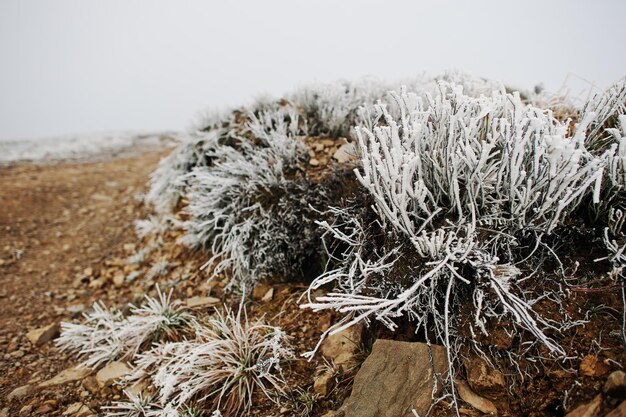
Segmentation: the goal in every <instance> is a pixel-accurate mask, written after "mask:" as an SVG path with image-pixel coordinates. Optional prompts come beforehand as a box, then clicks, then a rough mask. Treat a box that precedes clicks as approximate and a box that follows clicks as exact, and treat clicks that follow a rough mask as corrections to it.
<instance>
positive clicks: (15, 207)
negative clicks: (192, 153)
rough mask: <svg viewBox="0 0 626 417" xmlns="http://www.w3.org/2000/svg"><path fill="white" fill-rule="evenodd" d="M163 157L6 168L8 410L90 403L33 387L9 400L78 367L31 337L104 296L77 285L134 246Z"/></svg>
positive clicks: (1, 173)
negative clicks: (142, 197) (144, 199)
mask: <svg viewBox="0 0 626 417" xmlns="http://www.w3.org/2000/svg"><path fill="white" fill-rule="evenodd" d="M160 156H161V154H160V153H158V152H152V153H148V154H144V155H142V156H139V157H137V156H135V157H133V158H131V159H116V160H109V161H103V162H95V163H93V162H91V163H71V164H57V165H44V166H37V165H15V166H9V167H4V168H0V251H1V252H0V329H1V330H0V346H1V349H2V352H3V354H2V358H1V360H0V404H1V405H2V407H0V408H4V407H7V408H8V410H6V409H5V414H8V415H11V416H13V415H18V413H19V411H20V410H22V409H23V408H24V407H26V408H25V409H24V410H23V411H22V413H21V414H22V415H28V414H31V413H32V414H39V415H55V414H59V415H60V412H61V411H60V410H62V409H63V408H64V407H63V405H67V404H71V403H73V402H75V401H79V400H81V398H80V396H81V392H82V391H81V390H77V389H72V386H67V387H55V388H53V389H48V390H45V389H44V390H41V391H38V390H34V389H33V390H32V391H31V393H29V394H27V395H25V396H24V398H21V399H19V401H11V402H9V401H8V400H7V395H8V394H9V393H10V392H11V391H12V390H13V389H14V388H16V387H20V386H24V385H27V384H30V385H31V386H34V385H36V384H37V383H38V382H40V381H44V380H46V379H47V378H50V377H51V376H53V375H55V374H56V373H58V372H59V371H61V370H63V369H65V368H67V367H69V366H70V364H72V363H74V362H75V359H74V358H70V357H68V355H65V354H62V353H60V352H59V351H58V350H57V349H56V348H54V346H53V345H52V344H51V343H47V344H44V345H43V346H41V347H35V346H33V345H32V343H31V342H29V341H28V340H27V338H26V337H25V334H26V333H27V332H28V331H29V330H31V329H34V328H38V327H41V326H46V325H49V324H50V323H53V322H58V321H61V320H70V319H72V318H73V317H76V316H77V315H80V313H81V312H82V311H83V309H85V308H87V307H89V306H90V305H91V303H92V302H93V301H94V299H96V298H99V297H100V296H101V292H100V291H98V290H97V289H96V288H94V287H95V286H93V287H89V286H86V287H85V288H83V287H79V288H77V287H76V285H74V283H75V282H76V279H77V277H78V278H80V275H92V274H93V272H91V273H90V271H89V269H92V270H93V269H95V268H94V267H95V266H96V265H100V264H101V263H102V262H103V261H105V260H106V259H110V258H111V257H113V256H114V254H115V253H118V252H119V250H120V249H122V247H123V244H124V243H126V242H132V241H134V239H135V237H134V233H133V228H132V222H133V220H135V219H137V218H139V216H141V214H140V211H141V205H140V204H139V202H138V200H137V198H136V195H137V193H139V192H141V191H142V190H143V189H144V187H145V184H146V180H147V178H148V175H149V173H150V172H151V171H152V170H153V169H154V168H155V166H156V164H157V162H158V160H159V158H160ZM85 272H87V273H88V274H85ZM111 296H112V298H114V297H115V296H114V294H113V293H111ZM105 301H106V300H105ZM83 395H84V394H83ZM89 395H91V394H89ZM82 400H86V401H87V402H89V398H83V399H82Z"/></svg>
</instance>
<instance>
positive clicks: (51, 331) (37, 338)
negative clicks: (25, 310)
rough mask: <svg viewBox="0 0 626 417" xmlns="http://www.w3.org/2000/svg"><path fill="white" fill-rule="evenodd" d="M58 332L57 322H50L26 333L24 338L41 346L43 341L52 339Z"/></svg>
mask: <svg viewBox="0 0 626 417" xmlns="http://www.w3.org/2000/svg"><path fill="white" fill-rule="evenodd" d="M58 334H59V323H52V324H49V325H47V326H46V327H41V328H39V329H34V330H31V331H30V332H28V333H26V338H27V339H28V340H30V342H31V343H32V344H33V345H35V346H41V345H43V344H44V343H47V342H49V341H50V340H52V339H54V338H55V337H56V336H58Z"/></svg>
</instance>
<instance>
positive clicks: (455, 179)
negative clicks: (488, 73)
mask: <svg viewBox="0 0 626 417" xmlns="http://www.w3.org/2000/svg"><path fill="white" fill-rule="evenodd" d="M361 120H362V124H361V126H360V127H357V129H356V134H357V138H358V145H359V150H360V155H361V162H362V168H361V169H359V170H357V171H356V175H357V177H358V180H359V182H360V183H361V185H362V186H363V187H364V188H365V190H367V195H368V197H369V198H370V200H371V207H372V210H373V211H374V214H375V219H376V220H375V222H371V221H366V218H365V216H364V215H362V214H361V215H356V216H355V215H354V209H350V208H348V209H342V210H340V209H333V211H334V213H335V215H336V218H337V220H336V221H335V223H334V224H328V223H322V226H324V227H325V228H326V231H327V232H326V236H327V238H328V239H329V240H333V239H336V240H339V241H341V242H342V244H343V247H344V248H347V249H345V250H344V251H343V252H342V253H341V254H340V255H335V256H336V257H337V258H339V262H338V263H337V267H336V268H335V269H333V270H331V271H329V272H327V273H326V274H324V275H322V276H320V277H319V278H318V279H317V280H315V281H314V282H313V284H312V285H311V289H315V288H319V287H320V286H321V285H323V284H327V283H333V284H334V285H335V287H336V289H335V291H333V292H331V293H329V294H327V295H326V296H323V297H318V298H317V299H316V300H310V302H309V303H308V304H307V305H306V307H309V308H313V309H315V310H322V309H334V310H337V311H339V312H341V313H344V314H345V315H346V317H345V319H344V320H342V321H341V322H340V323H338V324H337V325H335V327H334V328H332V329H331V331H333V332H337V331H340V330H341V329H343V328H346V327H348V326H350V325H352V324H354V323H357V322H359V321H362V320H370V319H376V320H379V321H381V322H382V323H384V324H385V325H386V326H387V327H389V328H390V329H394V328H395V327H396V323H395V320H396V319H397V318H399V317H402V316H407V317H409V318H410V319H412V320H414V321H415V322H416V323H417V327H418V329H426V328H427V326H428V329H429V331H430V330H434V334H435V336H436V338H437V340H438V341H439V342H441V343H443V344H444V345H446V346H447V347H448V348H450V347H451V345H452V344H454V343H455V337H456V336H457V335H458V334H459V329H458V328H457V323H458V321H457V320H456V319H457V318H458V317H456V316H455V314H456V312H457V311H458V309H459V308H460V307H461V306H463V305H465V304H467V303H468V302H471V303H473V309H474V314H473V323H472V325H471V326H470V331H471V332H472V334H473V333H474V332H483V333H486V332H487V327H486V323H487V321H488V320H489V319H496V320H500V319H501V318H502V317H503V316H505V315H507V316H509V317H511V319H512V321H513V322H514V323H515V324H516V325H517V326H518V328H521V329H524V330H527V331H529V332H530V333H532V334H533V335H534V336H535V337H536V338H537V340H538V341H539V342H541V343H542V344H544V345H545V346H546V347H547V348H548V349H549V350H550V351H551V352H552V353H555V354H563V353H564V351H563V349H562V348H561V347H560V346H559V344H558V342H557V341H556V340H555V339H554V336H553V335H554V334H555V333H557V334H558V329H557V328H555V326H554V325H553V324H550V323H548V322H547V321H545V320H543V319H542V318H541V317H539V316H538V315H537V314H536V313H535V312H534V311H533V310H532V307H531V305H532V300H526V299H525V297H524V295H523V293H522V292H521V291H517V290H516V283H517V281H518V280H519V279H520V278H521V277H522V274H523V273H524V271H522V270H521V269H520V268H522V267H523V265H520V261H522V258H523V257H524V256H525V255H524V254H523V253H522V252H523V251H521V250H520V246H521V245H520V243H521V242H524V243H525V245H524V247H528V245H530V247H533V246H536V245H539V244H540V243H541V238H542V237H543V236H545V235H549V234H551V233H552V232H553V231H555V229H556V228H558V227H560V226H561V225H562V224H563V221H564V219H565V218H566V217H567V216H568V215H569V214H570V213H572V211H573V210H575V209H576V208H577V207H578V206H579V204H580V202H581V201H582V200H583V198H584V197H585V196H586V193H587V192H589V193H590V194H591V195H592V196H593V199H594V201H596V202H597V201H599V192H600V186H601V179H602V175H603V169H604V167H605V165H606V161H605V160H603V159H602V158H599V157H596V156H594V155H592V154H590V153H589V152H588V151H587V150H586V148H585V135H584V133H581V132H583V129H579V130H578V132H577V133H576V134H575V135H574V136H569V134H568V128H567V124H566V123H562V122H560V121H558V120H557V119H556V118H555V117H554V116H553V115H552V114H551V112H550V111H546V110H542V109H538V108H535V107H532V106H530V105H527V104H525V103H524V102H523V101H522V100H521V98H520V97H519V95H518V94H507V93H505V92H503V91H495V92H493V93H492V94H491V95H490V96H488V97H486V96H480V97H477V98H473V97H469V96H467V95H465V94H464V93H463V91H462V88H461V87H459V86H457V85H455V84H449V83H445V82H442V83H440V84H439V90H438V91H437V92H436V93H435V94H432V95H431V94H426V95H424V96H421V97H420V96H418V95H416V94H412V93H407V92H406V91H403V92H401V93H400V94H397V93H392V94H391V95H390V100H388V101H387V102H384V103H379V104H377V105H375V106H374V107H373V108H365V109H364V110H363V113H362V118H361ZM590 122H591V119H588V120H586V121H583V122H581V123H583V124H584V123H590ZM583 127H584V126H583ZM381 238H382V239H383V240H382V241H381ZM376 241H379V242H381V243H379V244H377V245H373V244H372V243H373V242H376ZM533 241H534V242H535V243H532V242H533ZM468 292H469V294H471V296H469V297H468V296H466V294H468ZM549 334H550V335H552V336H549Z"/></svg>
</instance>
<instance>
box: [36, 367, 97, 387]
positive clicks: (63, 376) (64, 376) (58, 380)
mask: <svg viewBox="0 0 626 417" xmlns="http://www.w3.org/2000/svg"><path fill="white" fill-rule="evenodd" d="M90 373H91V370H90V369H89V368H81V367H78V366H76V367H74V368H69V369H66V370H64V371H62V372H60V373H59V374H58V375H56V376H55V377H54V378H52V379H49V380H47V381H44V382H42V383H41V384H39V385H37V386H38V387H39V388H45V387H50V386H53V385H61V384H65V383H67V382H72V381H78V380H80V379H83V378H84V377H86V376H87V375H89V374H90Z"/></svg>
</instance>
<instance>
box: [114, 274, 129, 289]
mask: <svg viewBox="0 0 626 417" xmlns="http://www.w3.org/2000/svg"><path fill="white" fill-rule="evenodd" d="M125 281H126V277H125V276H124V274H116V275H115V276H114V277H113V285H115V287H116V288H119V287H121V286H122V285H124V282H125Z"/></svg>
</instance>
